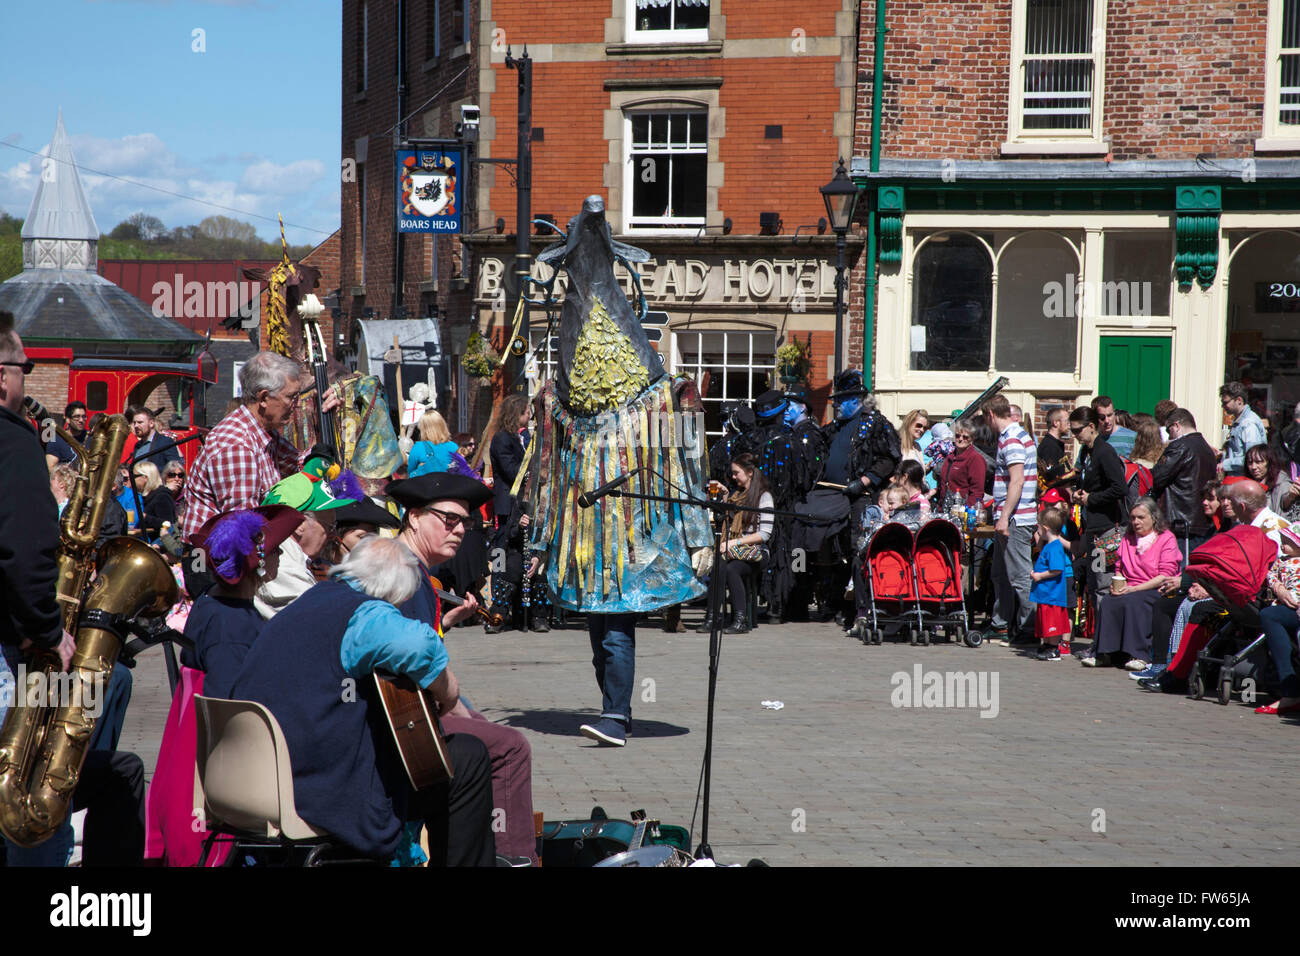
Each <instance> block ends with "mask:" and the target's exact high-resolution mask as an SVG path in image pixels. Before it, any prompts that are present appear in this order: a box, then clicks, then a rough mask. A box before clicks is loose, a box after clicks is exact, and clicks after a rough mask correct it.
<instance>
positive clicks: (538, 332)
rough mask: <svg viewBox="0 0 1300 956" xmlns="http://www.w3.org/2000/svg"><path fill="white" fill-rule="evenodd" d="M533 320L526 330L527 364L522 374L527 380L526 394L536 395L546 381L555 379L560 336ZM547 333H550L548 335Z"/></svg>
mask: <svg viewBox="0 0 1300 956" xmlns="http://www.w3.org/2000/svg"><path fill="white" fill-rule="evenodd" d="M540 318H541V317H540V316H537V317H535V318H534V320H533V324H531V325H530V326H529V329H528V362H527V365H526V366H525V368H524V374H525V376H526V377H527V378H528V393H529V394H530V395H533V394H536V392H537V389H538V388H539V387H540V386H541V384H542V383H543V382H545V381H546V380H547V379H551V378H555V376H556V374H557V373H558V372H559V369H560V335H559V332H558V331H557V330H556V329H554V328H550V329H548V328H547V326H546V324H545V323H544V322H542V321H540ZM547 332H550V334H549V335H548V334H547Z"/></svg>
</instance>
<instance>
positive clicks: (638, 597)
mask: <svg viewBox="0 0 1300 956" xmlns="http://www.w3.org/2000/svg"><path fill="white" fill-rule="evenodd" d="M538 258H539V259H540V260H541V261H543V262H545V263H547V264H548V265H551V266H552V267H553V268H555V269H556V270H557V271H558V270H559V269H560V268H561V267H563V268H564V269H565V270H567V272H568V278H569V282H568V287H567V289H566V291H565V297H564V306H563V309H562V311H561V313H560V330H559V331H560V334H559V338H560V358H559V362H558V373H557V375H556V378H555V380H554V381H550V382H547V383H546V384H545V385H543V387H542V389H541V390H540V392H539V393H538V396H537V399H536V401H537V405H538V415H537V423H538V424H537V434H536V436H535V437H534V439H533V441H532V442H531V443H530V444H529V447H528V451H527V453H526V455H525V458H524V463H523V465H522V467H521V468H520V469H519V478H518V479H517V480H516V488H515V493H516V494H520V495H522V496H523V497H524V499H525V500H527V501H529V502H530V504H531V506H532V508H531V511H532V515H533V518H532V522H531V524H530V527H529V537H528V540H527V542H526V548H527V549H528V550H530V551H533V552H543V553H544V554H545V556H546V584H547V589H548V591H549V592H550V595H551V598H552V600H553V601H555V602H556V603H558V604H560V605H562V606H564V607H567V608H572V609H575V610H578V611H582V612H584V613H585V614H586V615H587V627H588V631H589V634H590V638H591V649H592V658H593V663H594V665H595V668H596V682H597V683H598V684H599V686H600V691H601V698H602V700H601V714H600V719H599V720H596V721H595V722H593V723H591V724H585V725H583V727H582V728H581V730H582V733H583V734H584V735H586V736H587V737H590V738H592V739H593V740H597V741H599V742H601V743H604V744H609V745H613V746H620V747H621V746H623V745H624V744H625V743H626V742H627V729H628V725H629V724H630V722H631V717H632V688H633V682H634V676H633V675H634V669H635V663H636V659H635V654H636V635H635V630H634V623H635V621H636V615H637V614H638V613H643V612H646V611H653V610H658V609H660V608H665V607H669V606H672V605H675V604H680V603H682V602H684V601H689V600H691V599H692V598H695V597H698V596H699V595H701V594H703V593H704V586H703V585H702V584H701V583H700V582H699V581H698V580H697V579H696V573H695V565H694V563H693V562H698V563H699V564H700V566H701V567H702V566H703V564H702V563H703V561H704V560H705V559H704V557H703V556H704V555H705V554H710V553H711V552H709V551H708V550H707V549H708V548H709V545H710V544H711V543H712V537H711V534H710V530H709V520H708V515H707V513H706V512H705V511H704V510H703V509H700V508H682V507H681V506H679V505H672V504H667V503H665V502H658V501H642V500H639V499H635V498H631V497H627V496H626V495H625V496H622V497H620V496H614V495H609V496H606V497H603V498H601V499H599V500H598V501H596V502H595V503H594V504H591V505H590V506H589V507H586V508H584V507H582V506H581V504H580V503H579V501H578V498H579V496H580V495H582V494H583V493H584V492H590V491H592V490H594V489H596V488H598V487H600V486H602V485H604V484H606V483H607V482H609V481H611V480H612V479H614V478H617V477H620V476H623V475H630V476H631V477H630V478H629V479H628V480H627V481H626V483H624V484H623V485H622V486H621V489H620V490H622V491H623V492H626V493H628V494H632V493H636V494H654V495H663V496H666V497H682V496H686V495H689V496H691V497H697V498H698V497H703V494H704V488H703V484H704V481H705V479H706V478H707V469H708V465H707V455H706V449H705V442H704V429H703V425H702V421H703V415H702V406H701V404H700V398H699V393H698V391H697V390H696V388H695V384H694V382H692V381H691V380H689V379H686V378H681V379H677V380H674V379H672V378H670V377H669V376H668V375H667V374H666V373H665V372H664V368H663V363H662V361H661V360H660V358H659V354H658V353H657V352H656V351H655V350H654V349H653V348H652V347H651V346H650V341H649V339H648V338H647V337H646V334H645V330H644V328H643V327H642V325H641V322H640V321H639V320H638V317H637V315H636V313H635V312H633V309H632V305H631V303H629V302H628V299H627V296H626V295H625V294H624V293H623V290H622V287H621V286H620V284H619V282H618V279H617V278H616V277H615V275H614V264H615V262H621V263H622V264H623V265H624V266H625V267H626V268H627V269H628V270H629V271H631V272H633V273H634V274H635V267H634V266H633V265H632V264H633V263H641V262H646V261H648V260H649V258H650V255H649V253H647V252H645V251H644V250H641V249H635V248H633V247H631V246H627V245H624V244H623V243H620V242H616V241H614V239H613V237H612V236H611V235H610V229H609V223H608V222H607V221H606V219H605V204H604V201H603V200H602V199H601V198H600V197H599V196H589V197H587V199H586V201H585V202H584V203H583V207H582V212H581V213H579V214H578V215H577V216H575V217H574V218H573V219H572V220H570V221H569V228H568V231H567V233H566V235H565V238H564V240H563V241H562V242H559V243H556V244H555V245H553V246H551V247H550V248H548V249H546V250H545V251H543V252H542V254H541V255H540V256H539V257H538ZM701 573H702V572H701Z"/></svg>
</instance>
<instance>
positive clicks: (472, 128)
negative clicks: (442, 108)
mask: <svg viewBox="0 0 1300 956" xmlns="http://www.w3.org/2000/svg"><path fill="white" fill-rule="evenodd" d="M481 115H482V111H481V110H480V109H479V108H478V107H477V106H473V105H469V104H466V105H465V106H462V107H461V108H460V125H459V126H457V127H456V132H457V134H458V135H459V136H460V138H461V139H463V140H465V141H466V142H470V143H472V142H474V141H475V140H477V139H478V124H479V117H480V116H481Z"/></svg>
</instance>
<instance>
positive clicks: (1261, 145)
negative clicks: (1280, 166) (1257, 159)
mask: <svg viewBox="0 0 1300 956" xmlns="http://www.w3.org/2000/svg"><path fill="white" fill-rule="evenodd" d="M1255 152H1257V153H1300V139H1295V138H1291V139H1288V138H1284V137H1281V136H1265V137H1264V138H1263V139H1257V140H1255Z"/></svg>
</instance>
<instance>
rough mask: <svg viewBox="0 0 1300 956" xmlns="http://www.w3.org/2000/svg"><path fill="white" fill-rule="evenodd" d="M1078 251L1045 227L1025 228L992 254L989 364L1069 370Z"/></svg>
mask: <svg viewBox="0 0 1300 956" xmlns="http://www.w3.org/2000/svg"><path fill="white" fill-rule="evenodd" d="M1078 273H1079V257H1078V256H1077V255H1076V254H1075V252H1074V250H1073V249H1072V248H1070V244H1069V243H1068V242H1066V241H1065V240H1064V239H1063V238H1061V237H1060V236H1058V235H1055V234H1054V233H1050V232H1026V233H1023V234H1022V235H1019V236H1016V237H1015V238H1014V239H1012V240H1011V241H1010V242H1009V243H1007V244H1006V245H1004V246H1003V247H1002V251H1001V253H1000V254H999V256H998V317H997V334H996V337H995V341H994V346H993V364H994V366H995V367H996V368H997V370H998V371H999V372H1012V371H1015V372H1073V371H1074V365H1075V345H1076V341H1077V338H1078V330H1079V319H1078V317H1077V315H1076V314H1075V312H1076V309H1075V299H1074V296H1075V290H1076V288H1077V282H1078V278H1079V276H1078Z"/></svg>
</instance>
